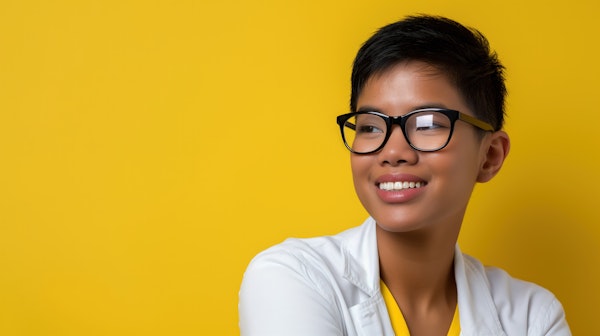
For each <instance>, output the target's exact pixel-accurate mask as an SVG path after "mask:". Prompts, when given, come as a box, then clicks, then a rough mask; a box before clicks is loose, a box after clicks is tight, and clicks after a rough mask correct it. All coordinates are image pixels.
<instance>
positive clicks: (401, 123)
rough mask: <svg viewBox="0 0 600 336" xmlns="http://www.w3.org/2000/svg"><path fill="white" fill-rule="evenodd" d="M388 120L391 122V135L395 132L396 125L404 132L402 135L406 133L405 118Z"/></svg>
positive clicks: (389, 118) (390, 117)
mask: <svg viewBox="0 0 600 336" xmlns="http://www.w3.org/2000/svg"><path fill="white" fill-rule="evenodd" d="M388 120H389V125H390V126H389V130H390V133H391V132H392V131H393V127H394V125H398V127H400V130H401V131H402V133H404V124H405V123H406V117H405V116H397V117H392V116H388Z"/></svg>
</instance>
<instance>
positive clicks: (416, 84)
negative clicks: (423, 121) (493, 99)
mask: <svg viewBox="0 0 600 336" xmlns="http://www.w3.org/2000/svg"><path fill="white" fill-rule="evenodd" d="M364 107H372V108H376V109H378V110H379V111H381V112H384V113H386V114H390V115H392V114H393V115H402V114H405V113H407V112H410V111H411V110H413V109H416V108H422V107H444V108H450V109H455V110H459V111H461V112H466V113H468V109H467V106H466V104H465V100H464V99H463V97H462V95H461V93H460V91H459V90H458V88H457V87H456V85H455V84H454V82H453V81H452V80H451V79H450V78H449V76H448V75H446V73H444V72H443V71H441V70H440V69H439V68H437V67H435V66H432V65H431V64H428V63H425V62H419V61H411V62H403V63H399V64H396V65H394V66H392V67H389V68H387V69H385V70H383V71H380V72H378V73H376V74H374V75H373V76H371V77H370V78H369V80H367V82H366V83H365V85H364V87H363V89H362V90H361V92H360V94H359V96H358V100H357V109H362V108H364Z"/></svg>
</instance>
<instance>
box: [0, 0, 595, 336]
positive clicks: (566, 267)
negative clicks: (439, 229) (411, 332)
mask: <svg viewBox="0 0 600 336" xmlns="http://www.w3.org/2000/svg"><path fill="white" fill-rule="evenodd" d="M204 2H208V3H219V4H211V5H207V4H204ZM551 3H553V2H548V1H542V0H535V1H521V0H508V1H502V2H497V3H494V4H492V3H491V2H488V1H473V0H459V1H443V0H437V1H433V0H431V1H399V0H372V1H359V0H349V1H327V0H323V1H267V0H262V1H254V2H251V1H241V0H239V1H202V0H200V1H147V0H146V1H141V0H139V1H121V0H111V1H43V0H40V1H22V0H3V1H1V2H0V160H1V161H0V163H1V165H0V334H2V335H234V334H237V333H238V329H237V291H238V286H239V284H240V280H241V276H242V274H243V271H244V268H245V266H246V264H247V262H248V261H249V260H250V258H251V257H252V256H253V255H254V254H256V253H257V252H259V251H260V250H262V249H264V248H266V247H268V246H270V245H273V244H275V243H278V242H280V241H281V240H283V239H284V238H285V237H288V236H313V235H322V234H328V233H335V232H338V231H341V230H343V229H345V228H347V227H350V226H354V225H357V224H359V223H361V222H362V220H363V219H364V217H365V213H364V211H363V210H362V209H361V207H360V205H359V203H358V201H357V200H356V198H355V195H354V191H353V189H352V186H351V181H350V171H349V164H348V153H347V152H346V150H345V149H344V148H343V146H342V145H341V142H340V140H339V139H338V133H337V132H338V130H337V128H336V125H335V122H334V119H335V116H336V115H338V114H341V113H344V112H346V110H347V101H348V96H349V72H350V66H351V62H352V58H353V56H354V54H355V52H356V51H357V49H358V47H359V45H360V43H361V42H363V41H364V40H365V39H366V38H367V37H368V36H370V34H371V33H372V32H373V31H374V30H375V29H376V28H377V27H380V26H382V25H384V24H386V23H389V22H392V21H394V20H396V19H398V18H400V17H402V16H404V15H406V14H410V13H416V12H426V13H432V14H442V15H447V16H450V17H452V18H454V19H457V20H459V21H461V22H463V23H465V24H467V25H472V26H475V27H477V28H479V29H480V30H482V31H483V32H484V33H485V34H486V35H487V37H488V38H489V39H490V41H491V43H492V45H493V47H494V48H495V49H496V50H497V51H498V52H499V54H500V56H501V58H502V60H503V61H504V63H505V65H506V66H507V68H508V85H509V89H510V99H509V103H508V113H509V118H508V120H507V122H508V124H507V130H508V131H509V133H510V134H511V136H512V141H513V148H512V152H511V155H510V157H509V160H508V162H507V164H506V166H505V168H504V170H503V172H502V173H501V174H500V176H499V177H498V178H497V179H495V180H494V181H493V182H491V183H489V184H487V185H481V186H478V187H477V189H476V192H475V195H474V199H473V202H472V204H471V207H470V209H469V212H468V215H467V218H466V222H465V226H464V230H463V233H462V236H461V239H460V241H461V244H462V247H463V249H464V250H465V251H467V252H469V253H471V254H474V255H476V256H478V257H480V259H482V260H483V261H484V262H485V263H489V264H495V265H498V266H502V267H504V268H506V269H507V270H508V271H510V272H511V273H513V274H514V275H516V276H519V277H524V278H527V279H530V280H533V281H536V282H538V283H540V284H542V285H544V286H546V287H548V288H550V289H551V290H553V291H554V292H555V293H556V294H557V296H558V297H559V298H560V299H561V300H562V302H563V303H564V306H565V308H566V311H567V315H568V318H569V321H570V323H571V325H572V329H573V331H574V333H575V334H579V335H597V334H600V326H599V324H598V322H597V316H596V315H597V313H598V311H599V309H598V303H599V302H600V291H599V290H598V284H599V283H600V271H599V267H598V266H599V265H600V250H599V249H600V247H599V244H600V211H598V209H599V206H598V199H599V197H598V196H599V195H598V190H600V174H599V172H600V160H599V154H598V145H599V140H600V132H599V130H598V125H600V113H599V112H600V111H599V108H598V106H599V103H598V96H599V92H600V90H599V89H600V85H599V84H598V78H599V77H600V66H599V65H598V53H599V52H600V49H599V46H598V32H599V31H600V29H599V27H598V26H599V25H598V19H597V17H598V14H600V10H599V5H597V2H596V1H594V0H585V1H584V0H580V1H578V0H573V1H568V2H567V1H562V2H554V3H555V4H553V5H551ZM307 120H310V121H311V124H310V125H306V121H307Z"/></svg>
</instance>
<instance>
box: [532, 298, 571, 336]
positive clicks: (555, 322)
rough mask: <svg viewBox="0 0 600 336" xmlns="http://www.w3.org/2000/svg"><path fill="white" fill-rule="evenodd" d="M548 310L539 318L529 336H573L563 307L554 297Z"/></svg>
mask: <svg viewBox="0 0 600 336" xmlns="http://www.w3.org/2000/svg"><path fill="white" fill-rule="evenodd" d="M546 307H547V309H544V310H543V312H542V313H541V314H540V315H539V316H538V321H537V323H533V324H532V328H531V329H530V331H529V332H528V335H540V336H542V335H544V336H571V330H570V329H569V325H568V324H567V319H566V318H565V311H564V310H563V307H562V305H561V304H560V302H559V301H558V299H556V298H555V297H554V296H553V297H552V302H550V304H548V305H547V306H546Z"/></svg>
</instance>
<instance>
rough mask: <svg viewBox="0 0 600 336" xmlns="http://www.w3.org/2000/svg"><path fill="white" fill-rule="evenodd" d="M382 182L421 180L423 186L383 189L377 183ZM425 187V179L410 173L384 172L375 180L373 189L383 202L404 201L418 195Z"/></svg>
mask: <svg viewBox="0 0 600 336" xmlns="http://www.w3.org/2000/svg"><path fill="white" fill-rule="evenodd" d="M383 182H421V183H424V184H425V185H424V186H421V187H420V188H410V189H402V190H383V189H379V184H380V183H383ZM426 187H427V181H425V180H424V179H422V178H420V177H418V176H415V175H410V174H386V175H382V176H380V177H378V178H377V179H376V180H375V190H376V192H377V196H379V198H380V199H381V200H382V201H384V202H385V203H405V202H408V201H410V200H412V199H414V198H416V197H418V196H419V195H420V194H421V193H423V191H424V190H425V188H426Z"/></svg>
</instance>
